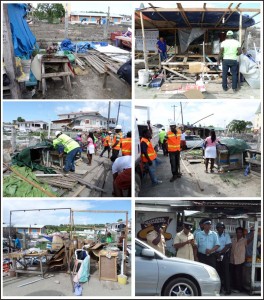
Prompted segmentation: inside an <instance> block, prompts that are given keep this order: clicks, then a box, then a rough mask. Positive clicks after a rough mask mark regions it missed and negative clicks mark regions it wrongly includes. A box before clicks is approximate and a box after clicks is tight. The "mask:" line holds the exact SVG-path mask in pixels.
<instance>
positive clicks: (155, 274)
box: [135, 239, 221, 299]
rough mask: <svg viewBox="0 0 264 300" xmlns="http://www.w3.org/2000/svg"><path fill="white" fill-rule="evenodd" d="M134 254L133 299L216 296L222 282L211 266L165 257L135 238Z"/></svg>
mask: <svg viewBox="0 0 264 300" xmlns="http://www.w3.org/2000/svg"><path fill="white" fill-rule="evenodd" d="M135 251H136V252H135V260H136V282H135V288H136V296H167V299H168V297H177V296H178V297H179V298H182V297H184V296H186V297H193V296H203V297H205V296H209V297H214V296H219V294H220V287H221V281H220V278H219V275H218V273H217V271H216V270H215V269H214V268H212V267H211V266H209V265H206V264H202V263H200V262H196V261H192V260H187V259H182V258H177V257H170V258H169V257H166V256H165V255H163V254H161V253H160V252H158V251H157V250H155V249H153V248H152V247H150V246H149V245H147V244H145V243H144V242H142V241H140V240H138V239H136V249H135ZM210 299H211V298H210Z"/></svg>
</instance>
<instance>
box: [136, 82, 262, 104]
mask: <svg viewBox="0 0 264 300" xmlns="http://www.w3.org/2000/svg"><path fill="white" fill-rule="evenodd" d="M183 85H184V83H183ZM203 95H204V99H247V100H248V99H260V90H259V89H252V88H251V87H250V86H249V85H248V84H247V83H246V82H245V83H244V84H243V86H241V88H240V90H238V91H237V92H236V93H234V92H233V90H232V89H231V88H230V89H229V90H228V91H226V92H225V91H223V89H222V85H221V84H219V83H213V82H210V83H208V84H206V92H203ZM135 98H136V99H187V98H186V97H185V95H183V94H172V93H166V92H163V91H160V88H149V87H145V86H138V85H137V83H135Z"/></svg>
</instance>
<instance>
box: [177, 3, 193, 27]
mask: <svg viewBox="0 0 264 300" xmlns="http://www.w3.org/2000/svg"><path fill="white" fill-rule="evenodd" d="M177 6H178V8H179V9H180V13H181V16H182V17H183V19H184V22H185V24H186V25H187V26H188V27H190V28H192V26H191V24H190V22H189V20H188V18H187V16H186V14H185V11H184V9H183V7H182V5H181V3H177Z"/></svg>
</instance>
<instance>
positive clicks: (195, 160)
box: [187, 159, 204, 164]
mask: <svg viewBox="0 0 264 300" xmlns="http://www.w3.org/2000/svg"><path fill="white" fill-rule="evenodd" d="M187 160H188V162H189V163H190V164H198V163H199V164H200V163H202V162H203V161H204V160H203V159H187Z"/></svg>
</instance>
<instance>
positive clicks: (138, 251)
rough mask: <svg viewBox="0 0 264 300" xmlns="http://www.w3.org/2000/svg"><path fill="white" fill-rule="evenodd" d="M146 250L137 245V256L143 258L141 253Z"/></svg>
mask: <svg viewBox="0 0 264 300" xmlns="http://www.w3.org/2000/svg"><path fill="white" fill-rule="evenodd" d="M143 249H144V248H143V247H142V246H140V245H139V244H136V254H135V255H136V256H141V252H142V250H143Z"/></svg>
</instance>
